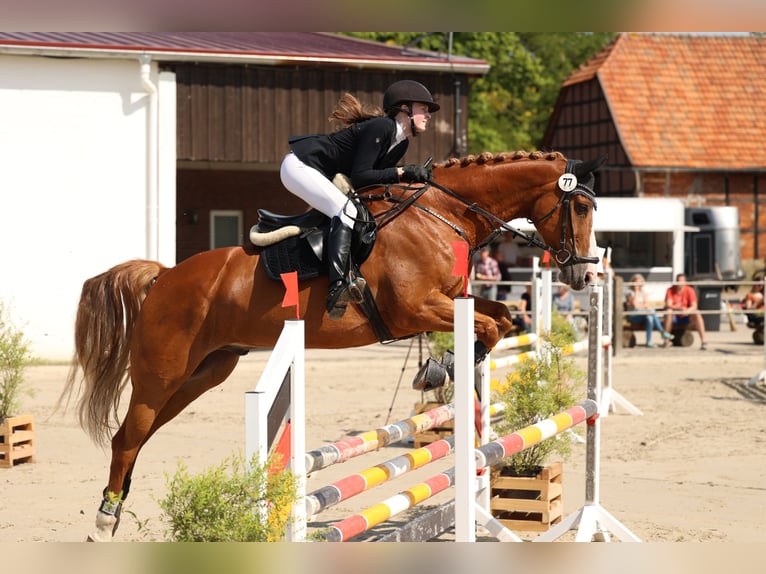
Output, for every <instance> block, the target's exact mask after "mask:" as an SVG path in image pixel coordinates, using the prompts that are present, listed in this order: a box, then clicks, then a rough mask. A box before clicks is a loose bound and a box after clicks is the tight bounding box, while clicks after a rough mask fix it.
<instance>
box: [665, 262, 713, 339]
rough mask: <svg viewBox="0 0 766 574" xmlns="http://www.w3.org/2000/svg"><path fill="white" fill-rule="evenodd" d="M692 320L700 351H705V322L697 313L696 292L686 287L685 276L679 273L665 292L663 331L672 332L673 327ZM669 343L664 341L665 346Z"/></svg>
mask: <svg viewBox="0 0 766 574" xmlns="http://www.w3.org/2000/svg"><path fill="white" fill-rule="evenodd" d="M692 320H694V325H695V326H696V327H697V331H699V334H700V341H701V343H700V349H702V350H703V351H704V350H705V349H707V338H706V337H705V322H704V321H703V320H702V315H700V313H699V312H698V311H697V292H696V291H695V290H694V287H692V286H691V285H687V283H686V275H684V274H683V273H679V274H678V275H677V276H676V282H675V284H674V285H671V286H670V287H668V290H667V291H666V292H665V330H666V331H668V332H672V330H673V328H672V327H673V325H679V326H685V325H688V324H689V323H690V321H692ZM669 343H670V341H669V340H668V341H665V346H667V345H668V344H669Z"/></svg>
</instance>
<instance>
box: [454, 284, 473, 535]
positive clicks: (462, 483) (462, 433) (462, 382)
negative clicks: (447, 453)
mask: <svg viewBox="0 0 766 574" xmlns="http://www.w3.org/2000/svg"><path fill="white" fill-rule="evenodd" d="M454 302H455V317H454V338H455V345H454V349H455V542H476V522H475V517H476V458H475V454H474V450H475V446H474V413H473V406H474V364H473V363H474V356H473V354H474V353H473V339H474V332H473V322H474V321H473V316H474V315H473V308H474V305H473V303H474V302H473V299H471V298H470V297H460V298H456V299H455V301H454Z"/></svg>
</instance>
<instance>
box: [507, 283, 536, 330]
mask: <svg viewBox="0 0 766 574" xmlns="http://www.w3.org/2000/svg"><path fill="white" fill-rule="evenodd" d="M518 311H519V312H518V313H514V314H513V319H512V321H513V324H514V325H516V327H517V328H518V329H520V330H522V331H526V332H529V331H531V330H532V287H531V286H530V285H527V288H526V290H525V291H524V293H522V295H521V300H520V301H519V309H518Z"/></svg>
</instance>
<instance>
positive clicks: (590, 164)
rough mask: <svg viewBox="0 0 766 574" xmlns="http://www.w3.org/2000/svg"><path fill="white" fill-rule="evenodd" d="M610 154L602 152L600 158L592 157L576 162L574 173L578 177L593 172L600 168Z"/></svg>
mask: <svg viewBox="0 0 766 574" xmlns="http://www.w3.org/2000/svg"><path fill="white" fill-rule="evenodd" d="M608 157H609V156H608V155H607V154H605V153H604V154H601V155H600V156H599V157H598V158H596V159H592V160H590V161H583V162H580V163H577V164H575V166H574V169H573V171H574V174H575V175H576V176H577V177H578V178H583V177H585V176H586V175H588V174H589V173H592V172H594V171H596V170H597V169H598V168H600V167H601V166H602V165H603V164H604V162H606V160H607V158H608Z"/></svg>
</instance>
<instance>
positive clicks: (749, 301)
mask: <svg viewBox="0 0 766 574" xmlns="http://www.w3.org/2000/svg"><path fill="white" fill-rule="evenodd" d="M742 308H743V309H744V310H745V311H750V312H749V313H746V315H747V325H748V327H750V328H754V327H757V326H758V325H759V324H761V323H763V313H754V312H753V311H763V283H762V282H761V283H756V284H755V285H753V286H752V287H751V288H750V291H749V292H748V293H747V295H745V297H744V298H743V299H742Z"/></svg>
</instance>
